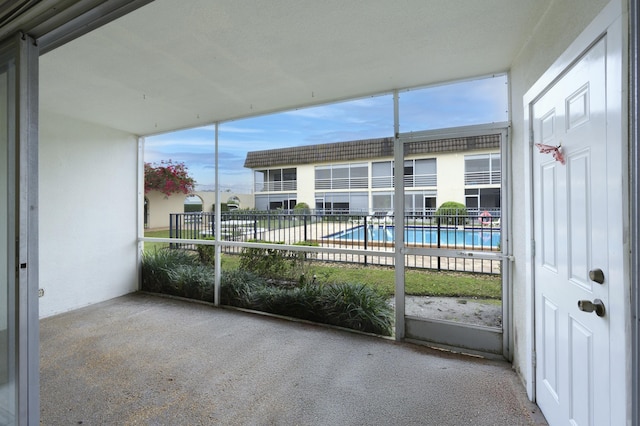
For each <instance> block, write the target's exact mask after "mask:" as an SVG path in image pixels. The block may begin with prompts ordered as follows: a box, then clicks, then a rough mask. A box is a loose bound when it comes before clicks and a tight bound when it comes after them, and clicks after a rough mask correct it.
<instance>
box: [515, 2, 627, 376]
mask: <svg viewBox="0 0 640 426" xmlns="http://www.w3.org/2000/svg"><path fill="white" fill-rule="evenodd" d="M614 1H619V0H614ZM620 1H622V0H620ZM607 3H608V1H607V0H590V1H588V2H585V1H582V0H561V1H556V2H554V3H553V4H551V6H550V8H549V9H548V10H547V13H546V14H545V16H544V18H543V20H542V21H541V22H540V23H539V25H538V26H537V27H536V31H535V33H534V34H531V36H530V39H529V40H528V42H527V43H526V44H525V46H524V47H523V48H522V50H521V52H520V54H519V55H518V57H517V58H516V60H515V61H514V63H513V64H512V68H511V72H510V79H511V120H512V124H513V132H512V141H513V146H512V152H511V155H512V164H513V174H512V176H511V179H512V183H513V194H512V197H513V198H512V206H511V207H512V212H513V250H514V257H515V262H513V264H512V265H513V279H514V281H513V304H514V305H513V308H514V309H513V314H514V341H515V345H514V346H515V352H514V359H513V365H514V368H515V369H516V371H517V372H518V373H519V374H520V376H521V377H522V379H523V381H524V384H525V386H526V387H527V388H528V389H530V385H531V383H530V382H528V380H527V378H528V377H531V364H530V361H529V359H530V358H529V354H530V351H531V349H532V339H533V336H531V335H530V334H529V332H528V330H529V329H528V322H529V321H530V319H531V318H530V317H528V316H527V312H530V313H531V312H532V311H531V310H532V308H533V306H531V305H527V300H528V299H527V292H528V291H530V288H528V287H527V278H528V277H527V273H526V265H527V261H528V259H527V257H528V256H530V254H531V253H530V247H531V244H530V242H529V241H526V238H525V229H526V228H527V227H528V226H529V224H527V223H526V222H525V212H526V210H525V209H526V208H527V206H528V205H530V204H529V203H528V200H526V199H525V190H524V188H525V184H526V181H525V179H526V176H525V173H524V171H525V170H526V167H525V166H526V165H525V151H526V150H527V149H528V139H527V137H526V135H527V134H528V130H527V129H526V128H525V121H524V108H523V96H524V95H525V93H526V92H527V90H529V88H530V87H531V86H532V85H533V84H534V83H535V82H536V80H538V79H539V78H540V77H541V76H542V74H543V73H544V72H545V71H546V70H547V69H548V68H549V67H550V66H551V65H552V64H553V62H554V61H555V60H556V59H557V58H558V57H559V56H560V55H561V54H562V53H563V52H564V50H566V49H567V47H568V46H569V45H570V44H571V42H573V40H575V39H576V37H577V36H578V35H579V34H580V33H581V32H582V31H583V30H584V28H585V27H586V26H587V25H588V24H589V23H590V22H591V21H592V20H593V19H594V18H595V17H596V16H597V15H598V13H599V12H600V11H601V10H602V9H603V8H604V6H605V5H606V4H607Z"/></svg>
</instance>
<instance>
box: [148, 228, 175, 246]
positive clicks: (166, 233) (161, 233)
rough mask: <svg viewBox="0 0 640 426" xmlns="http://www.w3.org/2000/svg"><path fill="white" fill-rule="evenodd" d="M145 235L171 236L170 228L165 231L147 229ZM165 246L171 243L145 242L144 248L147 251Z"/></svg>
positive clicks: (153, 236)
mask: <svg viewBox="0 0 640 426" xmlns="http://www.w3.org/2000/svg"><path fill="white" fill-rule="evenodd" d="M144 236H145V237H152V238H169V230H168V229H167V230H165V231H145V232H144ZM164 247H169V244H167V243H144V250H145V251H150V250H157V249H161V248H164Z"/></svg>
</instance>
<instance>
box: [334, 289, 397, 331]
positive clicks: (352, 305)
mask: <svg viewBox="0 0 640 426" xmlns="http://www.w3.org/2000/svg"><path fill="white" fill-rule="evenodd" d="M324 288H325V292H324V294H323V298H322V300H323V303H324V309H323V311H324V315H326V319H327V322H328V323H329V324H335V325H340V326H342V327H347V328H351V329H354V330H361V331H366V332H370V333H375V334H382V335H387V336H388V335H391V331H392V329H393V309H392V308H391V306H389V304H388V303H387V299H386V297H384V296H383V295H382V294H380V293H378V292H377V291H376V290H375V289H374V288H372V287H369V286H367V285H364V284H351V283H342V284H334V285H330V286H325V287H324Z"/></svg>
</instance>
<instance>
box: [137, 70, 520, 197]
mask: <svg viewBox="0 0 640 426" xmlns="http://www.w3.org/2000/svg"><path fill="white" fill-rule="evenodd" d="M507 93H508V92H507V84H506V77H505V76H500V77H497V78H488V79H482V80H474V81H468V82H462V83H456V84H451V85H443V86H434V87H429V88H425V89H419V90H411V91H404V92H400V95H399V112H400V114H399V115H400V131H401V132H410V131H418V130H432V129H439V128H447V127H458V126H467V125H472V124H481V123H491V122H500V121H507V120H508V111H507V110H508V101H507ZM392 135H393V97H392V95H390V94H389V95H383V96H376V97H369V98H364V99H357V100H353V101H347V102H341V103H336V104H330V105H323V106H318V107H311V108H305V109H298V110H293V111H288V112H283V113H277V114H271V115H265V116H260V117H253V118H248V119H244V120H236V121H231V122H225V123H222V124H220V127H219V134H218V143H219V164H220V172H219V175H220V189H221V190H222V191H226V190H230V191H232V192H237V193H250V192H251V186H252V183H253V181H252V175H251V171H250V170H248V169H245V168H244V160H245V158H246V155H247V152H249V151H258V150H264V149H274V148H285V147H292V146H302V145H312V144H319V143H329V142H342V141H349V140H356V139H368V138H379V137H386V136H392ZM214 151H215V148H214V127H213V126H206V127H199V128H195V129H190V130H182V131H178V132H173V133H166V134H162V135H157V136H151V137H148V138H147V139H146V141H145V161H146V162H151V163H158V162H160V161H161V160H169V159H171V160H173V161H174V162H176V161H178V162H184V163H185V164H186V166H187V168H188V169H189V173H190V174H191V175H192V176H193V177H194V178H195V179H196V182H197V186H196V189H198V190H213V189H214V184H215V174H214Z"/></svg>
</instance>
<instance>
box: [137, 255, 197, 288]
mask: <svg viewBox="0 0 640 426" xmlns="http://www.w3.org/2000/svg"><path fill="white" fill-rule="evenodd" d="M198 264H199V262H198V258H197V257H196V256H194V255H193V253H190V252H188V251H186V250H180V249H169V248H163V249H158V250H153V251H148V252H144V253H143V255H142V289H143V290H146V291H153V292H157V293H164V292H165V291H166V290H167V289H170V288H171V285H170V281H171V280H170V278H169V271H171V270H174V269H176V268H177V267H178V266H197V265H198Z"/></svg>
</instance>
